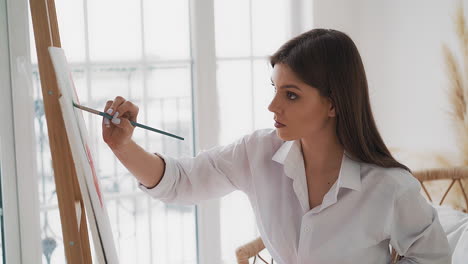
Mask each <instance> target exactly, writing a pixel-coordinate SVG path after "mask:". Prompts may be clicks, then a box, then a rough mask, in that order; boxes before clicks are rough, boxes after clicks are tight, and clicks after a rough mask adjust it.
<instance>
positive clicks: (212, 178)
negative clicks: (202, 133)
mask: <svg viewBox="0 0 468 264" xmlns="http://www.w3.org/2000/svg"><path fill="white" fill-rule="evenodd" d="M248 136H249V135H246V136H244V137H242V138H240V139H238V140H236V141H235V142H233V143H231V144H229V145H226V146H217V147H213V148H211V149H209V150H207V151H202V152H200V153H199V154H198V155H197V156H196V157H185V158H173V157H171V156H169V155H164V154H161V153H155V154H156V155H158V156H160V157H161V158H162V159H164V162H165V164H166V168H165V171H164V174H163V177H162V179H161V180H160V182H159V183H158V184H157V185H156V186H155V187H154V188H151V189H150V188H147V187H145V186H144V185H143V184H141V183H138V187H139V188H140V189H141V190H143V191H144V192H146V193H148V194H149V195H151V196H152V197H153V198H156V199H158V200H161V201H163V202H165V203H174V204H197V203H198V202H200V201H203V200H208V199H214V198H219V197H221V196H224V195H226V194H228V193H230V192H232V191H234V190H241V191H244V192H246V191H247V188H248V186H249V179H250V175H251V174H250V165H249V161H248V157H247V149H246V147H247V139H248Z"/></svg>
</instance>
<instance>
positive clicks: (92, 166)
mask: <svg viewBox="0 0 468 264" xmlns="http://www.w3.org/2000/svg"><path fill="white" fill-rule="evenodd" d="M85 148H86V155H87V156H88V162H89V165H90V166H91V171H92V172H93V182H94V187H95V188H96V192H97V195H98V197H99V202H100V203H101V208H104V204H103V202H102V194H101V189H99V182H98V178H97V176H96V170H95V169H94V163H93V157H92V156H91V152H90V151H89V147H88V144H86V145H85Z"/></svg>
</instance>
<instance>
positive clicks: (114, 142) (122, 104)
mask: <svg viewBox="0 0 468 264" xmlns="http://www.w3.org/2000/svg"><path fill="white" fill-rule="evenodd" d="M138 110H139V109H138V106H136V105H135V104H133V103H132V102H130V101H127V100H125V98H123V97H121V96H117V97H116V98H115V99H114V101H111V100H109V101H107V103H106V106H105V108H104V112H105V113H108V114H110V115H111V116H113V117H114V118H113V119H112V121H111V120H109V119H107V118H105V117H103V120H102V138H103V139H104V142H106V143H107V145H108V146H109V147H110V148H111V149H112V150H118V149H120V148H122V147H125V145H127V144H128V143H130V142H132V135H133V130H134V129H135V127H134V126H133V125H132V124H131V123H130V121H133V122H136V121H137V116H138Z"/></svg>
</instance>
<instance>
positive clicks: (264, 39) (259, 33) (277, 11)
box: [252, 0, 290, 56]
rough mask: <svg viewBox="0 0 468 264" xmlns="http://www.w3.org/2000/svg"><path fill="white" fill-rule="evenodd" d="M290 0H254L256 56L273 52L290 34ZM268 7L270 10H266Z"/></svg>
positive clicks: (253, 23) (254, 51)
mask: <svg viewBox="0 0 468 264" xmlns="http://www.w3.org/2000/svg"><path fill="white" fill-rule="evenodd" d="M289 2H290V1H288V0H253V1H252V38H253V40H252V45H253V55H254V56H267V55H271V54H273V53H274V52H275V51H276V50H277V49H278V48H279V47H280V46H281V44H283V43H284V42H286V41H287V35H289V32H290V30H289V26H290V23H289V19H287V18H288V17H289V15H288V11H289V10H288V8H289ZM265 8H268V11H266V10H265Z"/></svg>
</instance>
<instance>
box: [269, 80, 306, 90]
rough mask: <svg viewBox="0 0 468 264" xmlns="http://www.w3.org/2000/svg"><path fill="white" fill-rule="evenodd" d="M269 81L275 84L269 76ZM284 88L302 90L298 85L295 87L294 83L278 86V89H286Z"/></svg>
mask: <svg viewBox="0 0 468 264" xmlns="http://www.w3.org/2000/svg"><path fill="white" fill-rule="evenodd" d="M270 81H271V83H272V84H275V82H273V79H272V78H270ZM286 88H294V89H297V90H299V91H301V92H302V90H301V89H300V88H299V87H297V86H296V85H294V84H285V85H283V86H281V87H280V89H286Z"/></svg>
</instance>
